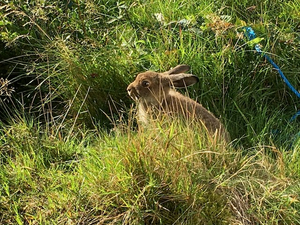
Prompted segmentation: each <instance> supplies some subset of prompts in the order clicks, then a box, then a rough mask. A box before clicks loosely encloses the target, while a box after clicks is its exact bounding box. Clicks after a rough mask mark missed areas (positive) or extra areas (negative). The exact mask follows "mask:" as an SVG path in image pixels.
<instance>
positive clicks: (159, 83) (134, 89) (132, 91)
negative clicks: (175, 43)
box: [127, 65, 199, 103]
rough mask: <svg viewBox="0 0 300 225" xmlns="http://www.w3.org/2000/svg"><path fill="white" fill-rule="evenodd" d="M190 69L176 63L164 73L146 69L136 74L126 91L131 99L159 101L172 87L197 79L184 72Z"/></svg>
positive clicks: (181, 85)
mask: <svg viewBox="0 0 300 225" xmlns="http://www.w3.org/2000/svg"><path fill="white" fill-rule="evenodd" d="M189 69H190V67H189V66H187V65H178V66H176V67H175V68H173V69H171V70H169V71H166V72H164V73H157V72H153V71H147V72H144V73H140V74H138V75H137V77H136V79H135V81H133V82H132V83H131V84H129V85H128V87H127V91H128V94H129V96H130V97H131V98H132V99H133V100H139V99H142V100H144V101H145V102H148V103H157V102H161V101H162V100H163V99H164V98H166V97H167V96H168V94H169V92H170V90H171V88H172V87H175V88H185V87H188V86H191V85H193V84H195V83H197V82H198V81H199V79H198V77H196V76H194V75H192V74H185V73H184V72H186V71H188V70H189Z"/></svg>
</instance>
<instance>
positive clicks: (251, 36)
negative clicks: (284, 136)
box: [244, 27, 300, 122]
mask: <svg viewBox="0 0 300 225" xmlns="http://www.w3.org/2000/svg"><path fill="white" fill-rule="evenodd" d="M244 29H245V34H246V36H247V38H248V39H249V40H250V41H251V40H253V39H255V38H256V34H255V32H254V30H253V29H252V28H251V27H244ZM255 50H256V51H257V52H258V53H259V54H261V55H263V57H265V59H266V60H268V61H269V63H271V65H272V66H273V67H274V68H275V69H276V70H277V72H278V73H279V75H280V77H281V78H282V80H283V81H284V82H285V83H286V85H287V86H288V87H289V88H290V89H291V91H292V92H294V94H295V95H296V96H297V97H298V98H300V93H299V92H298V91H297V90H296V89H295V88H294V86H293V85H292V84H291V83H290V82H289V80H288V79H287V78H286V76H284V74H283V72H282V71H281V70H280V68H279V67H278V66H277V65H276V63H275V62H274V61H273V60H272V59H271V58H270V57H269V56H268V55H266V54H264V53H263V52H262V50H261V48H260V46H259V44H256V45H255ZM299 115H300V111H298V112H297V113H296V114H295V115H294V116H292V118H291V119H290V122H292V121H294V120H295V119H296V118H297V117H298V116H299Z"/></svg>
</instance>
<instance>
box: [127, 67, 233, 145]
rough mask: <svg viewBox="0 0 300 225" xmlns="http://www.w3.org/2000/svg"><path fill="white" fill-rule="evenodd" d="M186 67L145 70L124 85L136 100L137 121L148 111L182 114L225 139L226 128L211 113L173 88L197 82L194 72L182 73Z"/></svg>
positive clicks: (144, 120) (143, 120) (151, 112)
mask: <svg viewBox="0 0 300 225" xmlns="http://www.w3.org/2000/svg"><path fill="white" fill-rule="evenodd" d="M189 69H190V67H189V66H188V65H178V66H176V67H175V68H173V69H171V70H169V71H166V72H163V73H157V72H154V71H147V72H144V73H140V74H138V75H137V77H136V79H135V81H133V82H132V83H131V84H129V85H128V87H127V92H128V94H129V96H130V97H131V98H132V99H133V100H135V101H136V102H137V106H138V112H137V116H138V121H140V122H142V123H147V120H148V118H149V114H153V113H156V114H166V115H172V116H176V117H177V116H183V117H184V118H186V119H190V120H195V119H196V120H200V122H201V123H202V124H203V125H204V126H205V127H206V128H207V130H208V132H209V133H211V134H215V133H217V134H218V135H220V136H222V137H224V138H225V140H227V141H228V139H229V135H228V133H227V131H226V130H225V129H224V127H223V125H222V124H221V122H220V121H219V120H218V119H217V118H216V117H215V116H214V115H213V114H212V113H211V112H209V111H208V110H207V109H205V108H204V107H203V106H202V105H201V104H199V103H197V102H196V101H194V100H192V99H191V98H189V97H187V96H184V95H182V94H180V93H179V92H177V91H176V90H175V89H174V88H186V87H188V86H191V85H193V84H195V83H197V82H198V81H199V79H198V77H196V76H195V75H192V74H186V73H185V72H186V71H188V70H189Z"/></svg>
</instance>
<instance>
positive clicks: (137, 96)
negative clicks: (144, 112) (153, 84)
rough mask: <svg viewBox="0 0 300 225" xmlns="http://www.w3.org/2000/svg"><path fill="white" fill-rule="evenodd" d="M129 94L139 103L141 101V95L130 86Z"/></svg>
mask: <svg viewBox="0 0 300 225" xmlns="http://www.w3.org/2000/svg"><path fill="white" fill-rule="evenodd" d="M127 92H128V95H129V96H130V97H131V98H132V99H133V100H135V101H137V100H138V99H139V94H138V93H137V91H136V89H135V88H134V87H133V86H132V85H129V86H128V87H127Z"/></svg>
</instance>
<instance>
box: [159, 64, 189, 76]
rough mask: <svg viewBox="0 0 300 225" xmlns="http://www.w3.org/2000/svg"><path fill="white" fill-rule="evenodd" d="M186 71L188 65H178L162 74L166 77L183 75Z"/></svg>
mask: <svg viewBox="0 0 300 225" xmlns="http://www.w3.org/2000/svg"><path fill="white" fill-rule="evenodd" d="M188 70H190V66H188V65H178V66H175V67H174V68H173V69H170V70H169V71H166V72H164V73H165V74H168V75H171V74H178V73H184V72H186V71H188Z"/></svg>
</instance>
